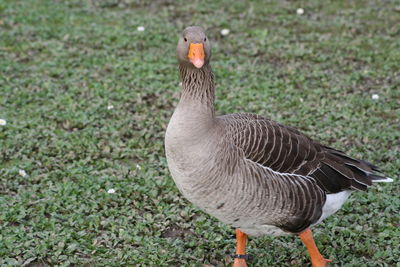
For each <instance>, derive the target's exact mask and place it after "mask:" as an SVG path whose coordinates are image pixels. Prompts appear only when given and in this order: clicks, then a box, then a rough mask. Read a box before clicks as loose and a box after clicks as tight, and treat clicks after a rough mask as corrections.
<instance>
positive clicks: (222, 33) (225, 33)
mask: <svg viewBox="0 0 400 267" xmlns="http://www.w3.org/2000/svg"><path fill="white" fill-rule="evenodd" d="M229 33H230V31H229V29H222V30H221V35H223V36H227V35H228V34H229Z"/></svg>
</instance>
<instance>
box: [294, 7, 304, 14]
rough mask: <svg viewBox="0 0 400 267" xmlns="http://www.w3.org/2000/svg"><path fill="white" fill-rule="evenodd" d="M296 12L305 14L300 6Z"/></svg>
mask: <svg viewBox="0 0 400 267" xmlns="http://www.w3.org/2000/svg"><path fill="white" fill-rule="evenodd" d="M296 13H297V15H303V14H304V9H302V8H298V9H297V10H296Z"/></svg>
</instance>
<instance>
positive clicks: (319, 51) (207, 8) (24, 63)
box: [0, 0, 400, 267]
mask: <svg viewBox="0 0 400 267" xmlns="http://www.w3.org/2000/svg"><path fill="white" fill-rule="evenodd" d="M300 7H301V8H303V9H304V14H301V15H300V14H297V12H296V10H297V9H298V8H300ZM399 21H400V5H399V2H398V1H396V0H392V1H372V0H370V1H318V0H313V1H307V2H306V3H305V2H304V3H303V2H301V1H299V2H297V1H290V2H289V1H270V2H266V1H261V0H259V1H249V2H245V1H242V2H233V1H227V0H226V1H183V0H179V1H170V0H159V1H139V0H99V1H96V0H92V1H88V0H85V1H80V0H73V1H71V0H69V1H66V0H65V1H62V0H57V1H56V0H54V1H50V0H49V1H45V0H33V1H25V0H19V1H16V0H0V119H2V120H5V121H2V122H3V123H2V124H5V123H6V124H5V125H0V266H22V265H24V266H31V267H33V266H34V267H39V266H201V265H202V264H208V265H213V266H218V267H220V266H225V265H227V264H228V263H229V262H230V261H231V260H230V258H229V257H227V255H229V254H232V253H233V252H234V245H235V241H234V231H233V229H231V228H229V227H228V226H226V225H223V224H222V223H219V222H218V221H217V220H215V219H214V218H211V217H210V216H208V215H207V214H204V213H203V212H201V211H200V210H198V209H197V208H196V207H195V206H193V205H191V204H190V203H189V202H188V201H186V200H185V199H184V198H183V197H182V196H181V195H180V193H179V192H178V190H177V188H176V187H175V185H174V182H173V180H172V179H171V176H170V174H169V171H168V168H167V164H166V159H165V155H164V144H163V143H164V132H165V129H166V126H167V123H168V120H169V117H170V116H171V115H172V112H173V110H174V106H175V105H176V104H177V101H178V99H179V93H180V88H179V77H178V70H177V65H176V59H175V47H176V42H177V36H178V34H179V33H180V32H181V30H182V29H183V28H185V27H186V26H189V25H193V24H197V25H202V26H203V27H205V28H206V29H208V35H209V38H210V40H211V41H212V42H213V60H212V65H213V68H214V72H215V76H216V82H217V110H218V113H219V114H226V113H231V112H242V111H247V112H255V113H259V114H262V115H264V116H267V117H270V118H273V119H275V120H278V121H280V122H282V123H284V124H287V125H291V126H294V127H296V128H298V129H300V130H301V131H303V132H305V133H306V134H308V135H310V136H312V137H313V138H315V139H317V140H320V141H321V142H323V143H325V144H327V145H330V146H333V147H335V148H337V149H341V150H344V151H346V152H348V153H349V154H350V155H352V156H354V157H359V158H363V159H365V160H368V161H371V162H373V163H375V164H377V165H379V166H380V167H381V169H382V171H383V172H384V173H385V174H387V176H391V177H392V178H394V179H395V182H394V183H392V184H379V185H376V186H374V187H372V188H370V189H369V191H368V192H356V193H355V194H353V195H352V196H351V198H350V200H349V201H348V202H347V204H346V205H345V206H344V208H343V209H342V210H341V211H339V212H338V213H337V214H336V215H334V216H332V217H330V218H328V219H327V220H325V221H324V222H323V223H321V224H320V225H319V226H317V227H315V228H314V234H315V237H316V242H317V244H318V246H319V248H320V250H321V252H322V253H323V254H324V256H326V257H328V258H330V259H332V260H333V264H332V266H357V267H358V266H400V265H399V263H398V260H399V259H400V249H399V247H400V230H399V229H400V217H399V216H400V215H399V213H400V199H399V193H400V183H399V180H398V177H399V175H398V174H399V169H400V157H399V156H400V141H399V140H400V89H399V88H400V70H399V69H400V31H399ZM138 27H144V31H140V29H142V28H139V30H138ZM225 28H226V29H229V30H230V33H229V34H228V35H225V36H223V35H221V33H220V32H221V30H222V29H225ZM373 95H375V96H374V97H373ZM249 253H250V254H251V255H253V256H254V259H253V260H251V261H250V262H249V263H250V266H308V265H309V258H308V254H307V252H306V250H305V247H303V245H302V244H301V242H300V240H299V239H298V238H296V237H293V236H288V237H279V238H272V237H268V236H266V237H261V238H251V239H250V243H249Z"/></svg>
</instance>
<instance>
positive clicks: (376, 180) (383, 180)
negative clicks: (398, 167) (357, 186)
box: [368, 174, 393, 183]
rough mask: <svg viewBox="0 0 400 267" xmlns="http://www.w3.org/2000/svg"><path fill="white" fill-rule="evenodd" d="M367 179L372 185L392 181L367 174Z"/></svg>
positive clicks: (388, 178)
mask: <svg viewBox="0 0 400 267" xmlns="http://www.w3.org/2000/svg"><path fill="white" fill-rule="evenodd" d="M368 177H369V178H370V179H371V181H372V182H373V183H391V182H393V179H392V178H390V177H384V176H380V175H376V174H369V175H368Z"/></svg>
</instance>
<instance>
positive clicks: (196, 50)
mask: <svg viewBox="0 0 400 267" xmlns="http://www.w3.org/2000/svg"><path fill="white" fill-rule="evenodd" d="M188 58H189V60H190V62H192V64H193V65H194V66H195V67H196V68H198V69H200V68H201V67H203V65H204V46H203V44H201V43H200V44H194V43H191V44H190V46H189V53H188Z"/></svg>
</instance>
